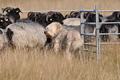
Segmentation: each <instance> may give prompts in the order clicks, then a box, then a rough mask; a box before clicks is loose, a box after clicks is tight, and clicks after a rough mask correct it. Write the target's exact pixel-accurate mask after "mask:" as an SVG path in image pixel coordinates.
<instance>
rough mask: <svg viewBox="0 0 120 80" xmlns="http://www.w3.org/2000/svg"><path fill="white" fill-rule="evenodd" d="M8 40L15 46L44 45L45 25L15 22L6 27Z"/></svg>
mask: <svg viewBox="0 0 120 80" xmlns="http://www.w3.org/2000/svg"><path fill="white" fill-rule="evenodd" d="M5 32H6V36H7V40H8V41H7V42H8V43H9V44H10V45H12V46H13V47H16V48H19V49H22V48H25V47H30V48H32V47H36V46H39V47H44V45H45V42H46V36H45V34H44V27H43V26H42V25H40V24H38V23H35V22H31V23H22V22H21V23H13V24H10V25H8V26H7V28H6V29H5Z"/></svg>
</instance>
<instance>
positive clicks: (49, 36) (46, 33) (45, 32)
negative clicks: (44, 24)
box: [44, 31, 52, 38]
mask: <svg viewBox="0 0 120 80" xmlns="http://www.w3.org/2000/svg"><path fill="white" fill-rule="evenodd" d="M44 34H45V35H46V36H47V37H48V38H51V37H52V36H51V35H50V34H49V33H48V32H47V31H44Z"/></svg>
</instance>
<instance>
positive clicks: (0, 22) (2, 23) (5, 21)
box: [0, 15, 12, 29]
mask: <svg viewBox="0 0 120 80" xmlns="http://www.w3.org/2000/svg"><path fill="white" fill-rule="evenodd" d="M11 23H12V22H11V21H10V19H9V18H8V17H7V16H5V15H3V16H0V28H2V29H5V28H6V27H7V26H8V25H9V24H11Z"/></svg>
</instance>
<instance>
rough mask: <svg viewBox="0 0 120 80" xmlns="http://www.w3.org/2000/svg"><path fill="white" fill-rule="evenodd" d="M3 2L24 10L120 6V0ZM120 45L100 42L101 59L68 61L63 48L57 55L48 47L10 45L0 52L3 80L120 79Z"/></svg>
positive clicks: (2, 3)
mask: <svg viewBox="0 0 120 80" xmlns="http://www.w3.org/2000/svg"><path fill="white" fill-rule="evenodd" d="M0 5H1V6H2V5H3V7H7V6H10V7H19V8H20V9H21V10H22V11H38V10H78V9H79V8H80V5H83V6H84V8H85V9H93V7H94V5H98V7H99V9H101V10H113V9H114V10H118V9H120V8H119V5H120V1H119V0H4V1H3V0H0ZM23 14H24V13H23ZM23 14H21V15H22V16H23ZM24 17H25V16H24ZM119 47H120V46H119V45H101V59H100V61H99V62H97V61H96V60H95V59H87V58H85V59H84V60H82V59H81V58H77V57H74V58H73V60H71V61H68V60H67V59H66V58H64V57H63V55H59V54H62V52H60V53H59V54H58V55H56V54H54V53H53V52H52V51H47V50H45V49H41V50H40V49H38V48H36V49H32V50H30V51H28V50H26V49H24V50H17V49H16V50H11V49H10V48H7V49H6V50H3V51H1V52H0V53H1V54H0V80H120V54H119V52H120V49H119Z"/></svg>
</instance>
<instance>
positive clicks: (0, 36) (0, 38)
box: [0, 28, 7, 50]
mask: <svg viewBox="0 0 120 80" xmlns="http://www.w3.org/2000/svg"><path fill="white" fill-rule="evenodd" d="M5 47H7V38H6V36H5V32H4V30H3V29H1V28H0V50H3V49H4V48H5Z"/></svg>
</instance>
